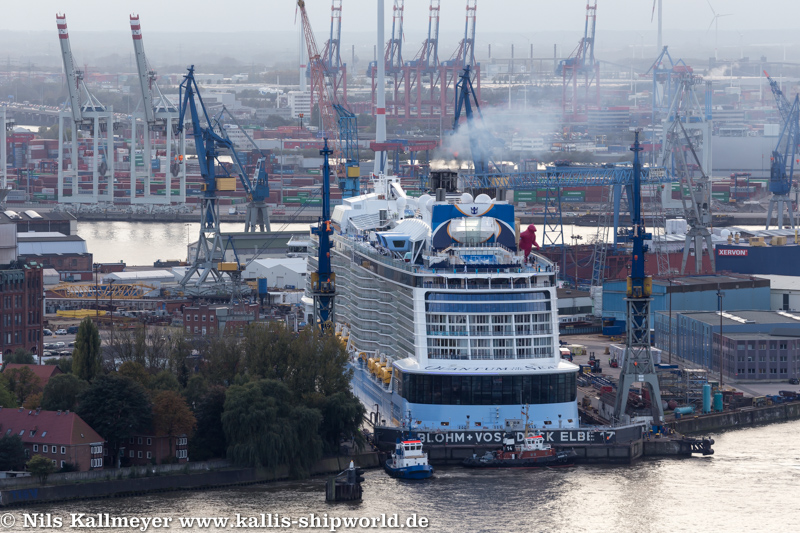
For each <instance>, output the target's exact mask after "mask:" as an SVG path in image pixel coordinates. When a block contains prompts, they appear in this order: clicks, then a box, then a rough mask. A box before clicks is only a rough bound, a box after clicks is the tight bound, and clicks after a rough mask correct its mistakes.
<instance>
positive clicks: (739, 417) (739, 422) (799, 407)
mask: <svg viewBox="0 0 800 533" xmlns="http://www.w3.org/2000/svg"><path fill="white" fill-rule="evenodd" d="M799 418H800V403H798V402H792V403H784V404H777V405H770V406H767V407H749V408H746V409H738V410H735V411H725V412H722V413H714V414H709V415H700V416H695V417H690V418H681V419H680V420H676V421H675V422H673V423H671V424H670V425H671V426H672V427H673V428H674V429H675V431H677V432H678V433H707V432H709V431H718V430H722V429H734V428H737V427H743V426H753V425H757V424H769V423H771V422H784V421H786V420H797V419H799Z"/></svg>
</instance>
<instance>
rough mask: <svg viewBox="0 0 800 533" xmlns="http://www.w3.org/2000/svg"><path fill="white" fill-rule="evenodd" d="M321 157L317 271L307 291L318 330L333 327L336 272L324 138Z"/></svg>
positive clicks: (328, 162) (313, 230) (312, 229)
mask: <svg viewBox="0 0 800 533" xmlns="http://www.w3.org/2000/svg"><path fill="white" fill-rule="evenodd" d="M319 153H320V155H322V156H323V157H324V158H325V161H324V163H323V165H322V216H321V217H320V219H319V222H318V224H317V226H316V227H312V228H311V233H313V234H314V235H316V236H317V237H318V238H319V246H318V247H317V249H318V250H319V252H318V255H317V270H316V271H315V272H312V273H311V294H312V296H313V297H314V326H316V327H317V328H319V330H320V331H321V332H323V333H324V332H326V331H329V330H332V329H333V323H334V319H335V311H336V309H335V307H334V302H335V297H336V274H334V273H333V272H332V271H331V235H332V234H333V228H332V226H331V189H330V172H331V167H330V156H331V154H333V150H331V149H330V148H328V139H325V146H324V147H323V149H322V150H320V152H319Z"/></svg>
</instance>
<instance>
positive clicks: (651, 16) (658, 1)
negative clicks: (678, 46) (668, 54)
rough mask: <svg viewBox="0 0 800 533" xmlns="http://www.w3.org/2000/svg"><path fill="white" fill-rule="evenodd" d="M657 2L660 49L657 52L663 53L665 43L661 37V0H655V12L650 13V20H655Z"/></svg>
mask: <svg viewBox="0 0 800 533" xmlns="http://www.w3.org/2000/svg"><path fill="white" fill-rule="evenodd" d="M656 3H658V49H657V53H659V54H660V53H661V50H662V45H663V44H664V43H663V42H662V39H661V0H653V12H652V13H651V14H650V22H653V18H654V17H655V14H656Z"/></svg>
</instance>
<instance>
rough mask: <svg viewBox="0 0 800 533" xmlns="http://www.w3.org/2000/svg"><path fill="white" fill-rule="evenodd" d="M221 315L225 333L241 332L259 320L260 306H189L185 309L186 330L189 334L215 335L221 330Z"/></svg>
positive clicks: (184, 324)
mask: <svg viewBox="0 0 800 533" xmlns="http://www.w3.org/2000/svg"><path fill="white" fill-rule="evenodd" d="M226 312H227V314H225V313H226ZM220 316H222V317H223V321H224V322H225V333H227V334H236V333H240V332H241V330H242V329H243V328H244V327H245V326H247V324H249V323H250V322H253V321H255V320H258V318H259V306H258V304H257V303H252V304H240V305H237V306H235V307H233V308H230V307H229V306H225V305H208V304H200V305H192V306H187V307H184V309H183V326H184V330H185V331H186V334H187V335H214V334H216V333H217V332H218V331H219V327H220V326H219V324H220ZM226 318H227V319H226Z"/></svg>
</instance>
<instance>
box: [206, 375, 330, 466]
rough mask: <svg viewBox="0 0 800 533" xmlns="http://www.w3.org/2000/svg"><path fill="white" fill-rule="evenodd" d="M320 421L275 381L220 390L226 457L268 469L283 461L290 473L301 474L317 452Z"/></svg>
mask: <svg viewBox="0 0 800 533" xmlns="http://www.w3.org/2000/svg"><path fill="white" fill-rule="evenodd" d="M321 422H322V415H321V414H320V412H319V411H318V410H317V409H310V408H308V407H305V406H303V405H297V404H296V403H295V402H294V401H293V399H292V394H291V391H290V390H289V389H288V387H287V386H286V385H285V384H283V383H281V382H280V381H276V380H274V379H262V380H260V381H256V382H250V383H247V384H246V385H234V386H232V387H231V388H229V389H228V392H227V393H226V397H225V410H224V412H223V413H222V427H223V429H224V430H225V438H226V440H227V443H228V450H227V455H228V458H229V459H230V460H232V461H233V462H234V463H236V464H239V465H247V466H256V467H264V468H267V469H270V470H274V469H275V468H277V467H279V466H281V465H287V466H288V467H289V473H290V475H292V476H294V477H304V476H307V475H308V473H309V470H310V468H311V465H313V464H314V462H315V461H317V459H319V458H320V457H321V456H322V439H321V438H320V436H319V431H318V430H319V426H320V423H321Z"/></svg>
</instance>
